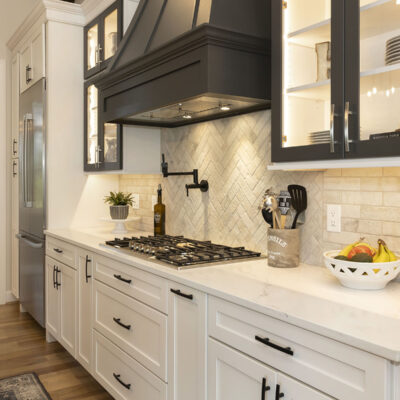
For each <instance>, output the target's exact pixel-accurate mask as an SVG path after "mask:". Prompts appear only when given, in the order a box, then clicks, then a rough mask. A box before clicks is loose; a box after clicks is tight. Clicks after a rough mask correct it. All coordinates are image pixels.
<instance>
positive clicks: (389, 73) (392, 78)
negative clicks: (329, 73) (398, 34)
mask: <svg viewBox="0 0 400 400" xmlns="http://www.w3.org/2000/svg"><path fill="white" fill-rule="evenodd" d="M360 78H361V85H360V86H361V87H360V89H361V94H365V93H367V92H368V91H369V90H372V88H373V87H377V89H378V90H379V89H380V90H383V89H384V90H386V89H390V88H389V87H387V88H386V87H385V88H379V83H380V81H382V83H384V84H386V85H388V84H389V83H390V82H400V64H394V65H387V66H384V67H379V68H374V69H370V70H367V71H363V72H361V74H360ZM286 93H287V94H288V95H293V96H297V97H302V98H305V99H314V100H326V101H327V100H329V99H330V80H326V81H320V82H314V83H309V84H306V85H301V86H295V87H291V88H288V89H287V90H286Z"/></svg>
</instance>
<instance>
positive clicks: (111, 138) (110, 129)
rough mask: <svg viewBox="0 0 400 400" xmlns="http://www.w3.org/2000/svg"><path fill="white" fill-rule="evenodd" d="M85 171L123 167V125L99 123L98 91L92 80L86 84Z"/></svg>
mask: <svg viewBox="0 0 400 400" xmlns="http://www.w3.org/2000/svg"><path fill="white" fill-rule="evenodd" d="M84 95H85V143H84V169H85V171H112V170H119V169H122V127H121V125H119V124H109V123H106V124H99V118H98V91H97V88H96V86H95V85H94V84H93V83H91V82H90V81H89V82H87V83H86V84H85V93H84Z"/></svg>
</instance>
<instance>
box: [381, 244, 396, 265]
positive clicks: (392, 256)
mask: <svg viewBox="0 0 400 400" xmlns="http://www.w3.org/2000/svg"><path fill="white" fill-rule="evenodd" d="M382 242H383V241H382ZM383 247H384V248H385V250H386V253H388V254H389V261H397V257H396V256H395V255H394V253H393V252H392V251H391V250H389V247H387V245H386V243H385V242H383Z"/></svg>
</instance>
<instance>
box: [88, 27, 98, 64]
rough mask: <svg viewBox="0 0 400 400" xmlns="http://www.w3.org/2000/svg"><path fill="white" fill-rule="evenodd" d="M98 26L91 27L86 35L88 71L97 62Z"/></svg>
mask: <svg viewBox="0 0 400 400" xmlns="http://www.w3.org/2000/svg"><path fill="white" fill-rule="evenodd" d="M98 33H99V26H98V25H97V24H96V25H93V26H92V27H91V28H90V29H89V30H88V33H87V39H86V40H87V69H88V70H90V69H92V68H94V67H95V66H96V65H97V64H98V62H99V60H98V56H99V53H98V46H99V36H98Z"/></svg>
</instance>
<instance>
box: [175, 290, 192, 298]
mask: <svg viewBox="0 0 400 400" xmlns="http://www.w3.org/2000/svg"><path fill="white" fill-rule="evenodd" d="M171 292H172V293H175V294H177V295H178V296H181V297H184V298H185V299H189V300H193V295H192V294H185V293H182V292H181V291H180V290H179V289H178V290H176V289H171Z"/></svg>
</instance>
